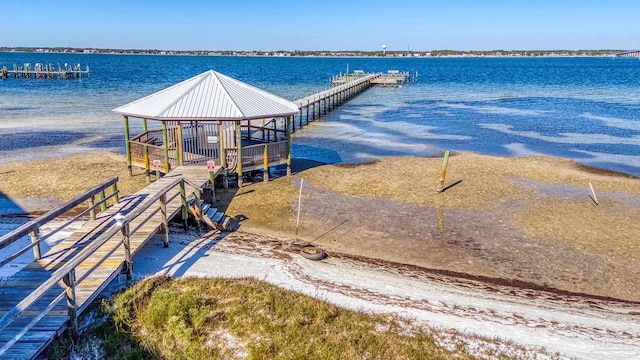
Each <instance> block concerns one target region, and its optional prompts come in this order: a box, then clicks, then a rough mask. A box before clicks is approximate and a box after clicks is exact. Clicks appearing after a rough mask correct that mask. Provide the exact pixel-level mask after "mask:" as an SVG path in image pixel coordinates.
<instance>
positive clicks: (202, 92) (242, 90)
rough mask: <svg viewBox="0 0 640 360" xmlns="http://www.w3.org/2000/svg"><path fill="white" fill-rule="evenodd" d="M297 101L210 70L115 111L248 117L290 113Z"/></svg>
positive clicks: (167, 116)
mask: <svg viewBox="0 0 640 360" xmlns="http://www.w3.org/2000/svg"><path fill="white" fill-rule="evenodd" d="M298 110H299V109H298V106H297V105H296V104H294V103H293V102H291V101H289V100H286V99H284V98H281V97H279V96H277V95H274V94H271V93H269V92H267V91H264V90H261V89H258V88H256V87H254V86H251V85H249V84H246V83H243V82H241V81H238V80H236V79H233V78H231V77H228V76H226V75H223V74H221V73H219V72H216V71H213V70H209V71H206V72H204V73H202V74H200V75H197V76H194V77H192V78H190V79H187V80H185V81H183V82H180V83H178V84H175V85H173V86H170V87H168V88H166V89H164V90H160V91H158V92H156V93H153V94H151V95H148V96H145V97H143V98H141V99H138V100H136V101H133V102H130V103H128V104H126V105H123V106H120V107H118V108H116V109H114V110H113V111H114V112H115V113H118V114H121V115H125V116H131V117H137V118H143V119H153V120H161V121H166V120H174V121H179V120H198V121H206V120H247V119H263V118H269V117H281V116H289V115H293V114H295V113H297V112H298Z"/></svg>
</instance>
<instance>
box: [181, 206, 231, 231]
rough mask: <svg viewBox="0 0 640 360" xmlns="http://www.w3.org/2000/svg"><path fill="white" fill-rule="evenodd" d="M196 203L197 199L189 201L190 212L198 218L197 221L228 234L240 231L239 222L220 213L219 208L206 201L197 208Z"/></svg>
mask: <svg viewBox="0 0 640 360" xmlns="http://www.w3.org/2000/svg"><path fill="white" fill-rule="evenodd" d="M196 201H197V200H196V199H195V198H191V199H190V200H188V201H187V203H188V208H189V212H190V213H191V214H192V215H193V216H194V217H195V218H196V221H202V222H203V223H205V224H207V226H209V227H210V228H211V229H214V230H219V231H226V232H231V231H236V230H238V227H239V226H238V222H237V221H236V220H235V219H233V218H232V217H229V216H227V215H225V213H224V211H218V209H217V208H214V207H212V206H211V204H209V203H206V202H204V201H200V204H198V205H199V206H196Z"/></svg>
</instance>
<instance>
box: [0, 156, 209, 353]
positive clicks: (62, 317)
mask: <svg viewBox="0 0 640 360" xmlns="http://www.w3.org/2000/svg"><path fill="white" fill-rule="evenodd" d="M181 170H184V171H182V172H181ZM174 171H175V173H176V174H177V175H176V176H173V174H174ZM174 171H172V172H171V175H172V176H171V177H165V178H166V179H165V178H163V179H161V180H159V181H156V182H155V183H153V184H152V185H150V186H148V187H146V188H145V189H143V190H142V191H140V192H138V193H136V194H134V195H132V196H129V197H123V198H121V202H120V203H118V204H116V205H114V206H112V207H111V208H109V209H108V210H107V211H106V212H104V213H101V214H100V215H99V216H98V218H97V219H96V220H93V221H88V222H87V223H85V224H84V225H83V226H82V227H81V228H80V229H79V230H78V231H77V232H76V233H74V234H72V235H71V236H69V237H67V239H65V240H64V241H61V242H60V243H58V244H57V245H56V246H54V247H53V248H51V249H50V250H49V251H48V252H47V253H46V254H44V256H43V258H42V259H41V260H40V261H38V262H34V263H31V264H29V265H28V266H27V267H25V268H24V269H22V270H21V271H19V272H18V273H16V274H15V277H11V279H7V281H3V282H2V283H0V294H2V296H1V299H0V316H3V315H4V314H6V313H7V312H8V311H9V310H11V309H12V308H13V306H15V304H17V303H18V302H20V301H22V300H23V299H24V298H26V297H28V296H31V293H32V291H33V290H34V289H36V288H38V287H39V286H40V285H41V284H42V283H43V282H44V281H45V280H47V279H48V278H49V277H50V276H51V275H52V274H53V273H54V271H56V270H57V269H60V268H63V267H66V266H67V264H68V263H69V262H74V266H75V269H76V276H77V278H78V279H80V278H82V277H84V276H85V275H86V274H87V271H91V273H90V274H89V275H86V278H85V279H84V280H83V281H82V282H80V283H79V284H77V286H76V300H77V305H78V311H79V312H82V311H83V310H85V309H86V308H87V307H88V306H89V304H90V301H92V300H93V299H94V298H95V297H97V296H98V295H99V293H100V292H101V291H102V290H103V289H104V288H105V287H106V286H107V285H108V284H109V282H110V281H111V280H113V279H115V278H116V277H117V276H118V275H119V274H120V269H121V267H122V264H123V261H124V251H123V249H122V246H121V240H122V235H121V234H120V233H119V232H117V233H114V235H113V237H112V238H111V239H107V240H106V241H104V242H103V243H102V245H100V246H97V247H96V246H94V245H93V242H94V240H96V239H98V238H99V237H100V236H101V235H102V234H105V233H108V232H112V230H111V229H112V228H113V225H114V223H115V222H114V220H113V216H114V215H115V214H116V213H118V212H122V213H124V214H127V216H128V217H129V218H131V217H133V216H135V218H134V219H133V220H132V221H131V222H130V226H131V228H132V229H135V228H136V227H138V226H139V228H138V229H137V232H136V233H134V234H132V235H131V237H130V240H131V251H132V254H135V252H136V251H137V250H138V249H140V248H141V247H142V246H144V244H146V243H147V242H148V241H149V240H150V239H152V238H153V237H154V236H155V235H156V233H157V232H158V230H159V229H160V226H161V223H162V217H161V213H160V211H158V209H159V205H156V204H158V198H159V192H160V191H162V190H163V189H165V188H166V187H167V184H171V183H172V182H175V181H176V179H179V178H180V177H181V176H183V175H185V176H186V178H187V179H188V181H190V182H192V183H194V184H197V185H199V186H204V185H205V184H207V183H208V181H209V177H208V175H209V174H208V172H207V171H206V168H204V167H203V168H202V169H197V170H195V171H194V170H192V169H181V168H180V167H179V168H177V169H175V170H174ZM177 194H178V190H177V187H175V188H174V189H173V190H171V191H169V192H168V193H167V195H166V196H167V199H171V200H170V201H168V203H167V217H169V218H170V217H173V216H175V215H177V214H178V213H179V212H180V211H181V209H182V203H181V198H180V196H177ZM138 199H143V200H142V201H138ZM141 206H148V208H147V209H144V210H141ZM117 245H120V248H118V249H116V250H114V251H112V249H113V248H114V247H115V246H117ZM85 248H91V250H93V252H92V254H91V255H89V256H87V257H86V258H85V259H84V260H83V261H81V262H77V261H75V260H73V257H74V256H75V255H77V254H78V253H80V252H81V251H83V249H85ZM108 254H110V255H109V258H108V259H107V260H105V261H102V259H103V258H104V257H105V256H107V255H108ZM100 261H102V262H101V263H100ZM76 262H77V264H75V263H76ZM98 263H100V264H99V265H98ZM9 280H10V281H9ZM58 283H59V284H58V286H56V287H55V291H54V289H52V291H48V292H46V293H44V294H43V295H42V298H41V299H38V300H36V302H35V303H34V304H33V305H32V308H33V309H31V308H29V310H27V311H25V312H23V313H21V314H20V315H19V316H18V317H17V318H15V320H14V322H12V323H11V324H10V325H9V326H7V327H6V328H5V329H3V331H0V347H1V346H2V345H3V342H4V343H6V341H8V340H9V339H11V338H12V337H13V335H14V334H15V333H17V332H19V331H21V329H22V328H21V327H20V325H25V324H27V323H28V322H29V321H30V319H32V318H33V317H34V316H37V315H38V314H39V312H38V310H37V309H38V307H40V306H45V305H44V304H48V303H49V302H50V301H51V300H52V299H54V298H55V297H56V296H57V294H59V293H60V291H64V285H63V284H62V282H58ZM9 289H10V290H9ZM67 319H68V318H67V310H66V302H64V301H61V302H60V303H59V304H58V305H56V306H55V307H54V310H52V311H51V312H50V313H49V314H47V315H46V316H45V317H44V318H43V319H41V320H40V321H39V322H38V323H37V324H36V326H34V327H33V328H32V329H31V330H30V331H29V332H27V333H26V334H25V336H24V337H23V338H22V339H20V340H19V341H18V342H17V343H15V344H14V345H13V346H12V347H11V349H9V350H8V351H7V352H6V353H5V354H3V355H2V356H0V358H16V359H19V358H31V357H32V356H34V355H35V354H37V353H39V352H40V351H41V349H42V348H43V347H44V346H45V345H46V344H48V343H49V342H50V341H51V338H52V337H53V336H55V334H56V333H58V331H59V330H61V329H62V328H65V327H66V321H67ZM10 334H11V336H9V335H10Z"/></svg>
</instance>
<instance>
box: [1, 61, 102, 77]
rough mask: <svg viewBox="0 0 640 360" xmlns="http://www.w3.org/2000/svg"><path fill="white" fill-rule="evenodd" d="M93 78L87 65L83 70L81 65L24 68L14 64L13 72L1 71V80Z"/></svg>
mask: <svg viewBox="0 0 640 360" xmlns="http://www.w3.org/2000/svg"><path fill="white" fill-rule="evenodd" d="M83 76H84V77H87V78H89V77H91V76H90V72H89V65H85V69H84V70H82V68H81V66H80V64H75V65H73V64H67V63H65V64H64V65H60V64H58V66H54V65H53V64H41V63H36V64H34V65H33V66H32V65H31V64H30V63H24V65H23V66H18V64H13V70H9V69H7V67H6V66H3V67H2V69H0V78H2V79H3V80H5V79H8V78H10V77H12V78H25V79H81V78H82V77H83Z"/></svg>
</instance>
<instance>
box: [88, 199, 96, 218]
mask: <svg viewBox="0 0 640 360" xmlns="http://www.w3.org/2000/svg"><path fill="white" fill-rule="evenodd" d="M89 217H90V218H91V220H95V219H96V197H95V195H92V196H91V198H90V199H89Z"/></svg>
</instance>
